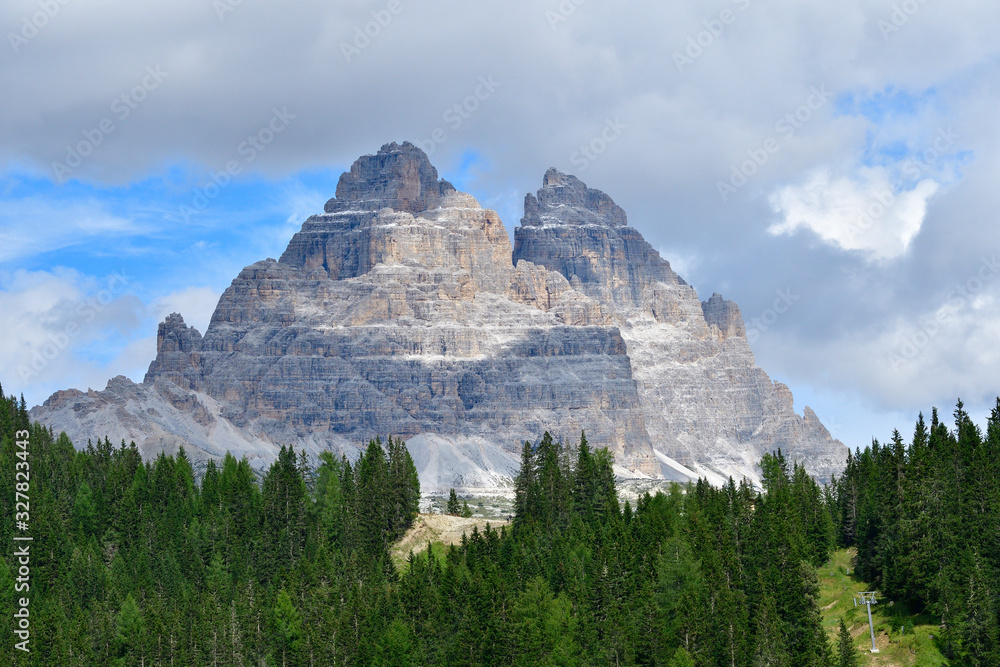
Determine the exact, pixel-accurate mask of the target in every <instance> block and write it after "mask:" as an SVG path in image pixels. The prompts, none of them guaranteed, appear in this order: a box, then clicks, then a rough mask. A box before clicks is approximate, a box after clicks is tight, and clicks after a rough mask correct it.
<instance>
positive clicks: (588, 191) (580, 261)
mask: <svg viewBox="0 0 1000 667" xmlns="http://www.w3.org/2000/svg"><path fill="white" fill-rule="evenodd" d="M522 259H523V260H527V261H529V262H532V263H534V264H538V265H540V266H544V267H546V268H547V269H550V270H552V271H557V272H559V273H561V274H562V275H563V276H565V277H566V279H567V280H572V279H573V276H576V277H577V279H579V280H580V282H581V283H583V285H584V287H585V288H587V289H588V293H590V294H592V295H593V296H595V297H597V298H600V299H607V300H611V301H614V300H621V299H624V300H625V301H626V302H627V303H630V304H633V305H635V306H641V305H642V302H643V300H644V298H645V295H644V292H645V290H646V288H647V287H650V286H652V285H654V284H656V283H665V284H669V285H686V283H685V282H684V281H683V280H682V279H681V278H680V277H679V276H678V275H677V274H676V273H674V271H673V270H672V269H671V268H670V263H669V262H667V261H666V260H665V259H663V258H662V257H660V254H659V253H658V252H657V251H656V250H655V249H654V248H653V247H652V246H651V245H649V244H648V243H647V242H646V240H645V239H643V237H642V234H640V233H639V232H638V231H637V230H636V229H634V228H632V227H629V226H628V218H627V217H626V215H625V211H623V210H622V208H621V207H620V206H618V204H616V203H615V202H614V200H613V199H611V197H609V196H608V195H606V194H605V193H603V192H601V191H600V190H596V189H594V188H589V187H587V184H586V183H584V182H583V181H581V180H580V179H578V178H577V177H576V176H568V175H566V174H563V173H562V172H560V171H559V170H557V169H554V168H553V169H549V170H548V171H547V172H546V173H545V177H544V178H543V180H542V187H541V189H539V190H538V192H537V193H536V194H535V195H531V194H528V195H527V196H526V197H525V198H524V217H523V218H522V219H521V226H520V227H518V228H517V229H515V230H514V255H513V260H514V263H515V264H517V262H518V261H519V260H522Z"/></svg>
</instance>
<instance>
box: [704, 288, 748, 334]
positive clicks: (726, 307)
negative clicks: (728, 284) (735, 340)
mask: <svg viewBox="0 0 1000 667" xmlns="http://www.w3.org/2000/svg"><path fill="white" fill-rule="evenodd" d="M701 309H702V312H704V313H705V322H707V323H708V325H709V326H710V327H715V328H716V329H718V332H719V335H720V336H721V337H722V338H729V337H731V336H740V337H743V338H746V328H745V326H744V324H743V316H742V315H741V314H740V307H739V306H737V305H736V303H735V302H734V301H727V300H726V299H723V298H722V295H721V294H719V293H718V292H715V293H714V294H712V296H711V298H710V299H709V300H708V301H702V302H701Z"/></svg>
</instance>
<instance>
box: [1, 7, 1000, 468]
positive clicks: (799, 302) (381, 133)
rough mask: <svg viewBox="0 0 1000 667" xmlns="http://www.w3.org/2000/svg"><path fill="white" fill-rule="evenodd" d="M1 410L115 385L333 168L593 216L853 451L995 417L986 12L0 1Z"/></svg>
mask: <svg viewBox="0 0 1000 667" xmlns="http://www.w3.org/2000/svg"><path fill="white" fill-rule="evenodd" d="M0 30H2V32H3V35H4V42H5V44H3V45H0V90H3V91H4V101H3V103H2V104H0V313H2V314H3V315H2V319H0V381H2V382H3V389H4V391H5V392H6V393H10V392H15V391H16V392H18V393H20V392H23V393H24V395H25V397H26V399H27V400H28V403H29V404H31V405H35V404H38V403H41V402H42V401H44V400H45V399H46V397H48V396H49V395H50V394H51V393H52V392H53V391H56V390H59V389H65V388H69V387H75V388H80V389H87V388H94V389H102V388H103V387H104V386H105V384H106V383H107V380H108V379H109V378H111V377H113V376H115V375H118V374H123V375H127V376H128V377H130V378H132V379H133V380H136V381H139V380H141V379H142V376H143V374H144V373H145V370H146V368H147V367H148V365H149V362H150V361H151V360H152V359H153V357H154V355H155V347H156V325H157V323H158V322H159V321H161V320H162V319H163V318H164V317H165V316H166V315H167V314H169V313H170V312H174V311H177V312H180V313H181V314H182V315H183V316H184V318H185V320H186V321H187V322H188V323H189V324H193V325H194V326H195V327H197V328H198V329H199V330H200V331H204V329H205V328H206V326H207V324H208V321H209V318H210V317H211V313H212V310H213V309H214V307H215V304H216V301H217V299H218V297H219V295H220V294H221V293H222V291H223V290H224V289H225V288H226V287H227V286H228V284H229V283H230V281H231V280H232V279H233V278H235V277H236V275H237V274H238V273H239V271H240V269H241V268H242V267H243V266H246V265H248V264H251V263H253V262H255V261H257V260H260V259H263V258H265V257H275V258H277V257H279V256H280V254H281V252H282V251H283V250H284V247H285V245H286V244H287V242H288V240H289V239H290V238H291V236H292V234H293V233H295V231H297V230H298V228H299V227H300V225H301V223H302V222H303V221H304V220H305V218H306V217H307V216H308V215H310V214H312V213H318V212H321V211H322V207H323V203H324V202H325V201H326V200H327V199H329V198H330V197H332V196H333V193H334V191H335V189H336V183H337V179H338V178H339V175H340V173H341V172H343V171H344V170H346V169H348V168H349V167H350V164H351V163H352V162H353V161H354V160H355V159H356V158H357V157H358V156H360V155H364V154H370V153H374V152H376V151H377V150H378V148H379V147H380V146H381V145H383V144H385V143H388V142H390V141H398V142H401V141H404V140H408V141H412V142H414V143H416V144H417V145H419V146H421V147H422V148H423V149H424V150H425V151H426V152H427V153H428V154H429V155H430V159H431V161H432V162H433V163H434V164H435V166H436V167H437V169H438V171H439V173H440V175H441V176H442V177H443V178H446V179H448V180H449V181H451V182H452V183H454V184H455V185H456V187H458V188H459V189H460V190H464V191H466V192H469V193H471V194H472V195H474V196H475V197H476V198H477V199H478V200H479V202H480V203H481V204H482V205H483V206H486V207H489V208H493V209H495V210H496V211H497V212H498V213H499V214H500V216H501V218H502V219H503V221H504V223H505V224H506V226H507V228H508V230H509V231H510V232H511V233H513V230H514V228H515V227H516V226H517V224H518V222H519V220H520V217H521V215H522V214H523V208H522V206H523V200H524V195H525V194H526V193H528V192H534V191H535V190H537V189H538V188H539V187H540V186H541V180H542V176H543V174H544V173H545V171H546V169H547V168H549V167H553V166H554V167H556V168H558V169H560V170H561V171H564V172H566V173H571V174H575V175H576V176H578V177H579V178H580V179H581V180H583V181H584V182H586V183H587V184H588V185H589V186H591V187H594V188H598V189H600V190H603V191H605V192H606V193H608V194H609V195H611V196H612V197H613V198H614V199H615V201H616V202H617V203H618V204H619V205H621V206H622V207H623V208H624V209H625V211H626V212H627V214H628V217H629V223H630V224H631V225H632V226H633V227H635V228H636V229H638V230H639V231H640V232H641V233H642V234H643V235H644V237H645V238H646V240H647V241H649V242H650V243H651V244H652V245H653V246H654V247H656V248H657V249H658V250H659V251H660V252H661V254H662V255H663V256H664V257H666V258H667V259H668V260H670V262H671V264H672V265H673V266H674V268H675V269H676V270H677V271H678V273H680V275H681V276H682V277H683V278H684V279H685V280H687V281H688V282H689V283H690V284H691V285H692V286H694V288H695V289H696V290H697V291H698V294H699V295H700V297H701V298H702V299H707V298H708V297H709V296H711V294H712V293H713V292H720V293H722V294H723V295H724V296H725V297H726V298H728V299H732V300H734V301H736V302H737V303H738V304H739V306H740V308H741V311H742V313H743V317H744V320H745V321H746V324H747V330H748V336H749V339H750V342H751V348H752V349H753V352H754V354H755V357H756V360H757V362H758V364H759V365H760V366H761V367H762V368H764V369H765V370H766V371H767V372H768V373H769V374H770V375H771V376H772V378H774V379H776V380H780V381H782V382H785V383H786V384H788V385H789V386H790V387H791V389H792V391H793V393H794V395H795V406H796V409H797V410H799V411H800V412H801V410H802V408H803V407H804V406H805V405H809V406H811V407H812V408H813V409H814V410H815V411H816V413H817V415H818V416H819V417H820V419H821V420H822V421H823V422H824V423H825V424H826V425H827V426H828V428H830V430H831V431H832V432H833V434H834V435H835V436H836V437H838V438H840V439H841V440H842V441H844V442H845V443H846V444H847V445H849V446H850V447H852V448H854V447H858V446H860V447H864V446H865V445H867V444H868V443H869V442H870V441H871V439H872V438H873V437H875V438H878V439H880V440H886V439H888V438H889V436H890V434H891V433H892V429H893V428H897V427H898V428H899V429H900V430H901V431H902V432H903V434H904V436H906V437H908V436H909V435H910V434H911V433H912V428H913V423H914V421H915V419H916V415H917V413H918V412H919V411H923V412H924V413H925V414H928V413H929V411H930V409H931V407H932V406H936V407H938V408H939V409H940V410H941V412H942V414H943V416H947V417H948V418H949V419H950V414H951V412H952V410H953V409H954V405H955V403H956V400H957V399H959V398H961V399H962V400H964V401H965V403H966V406H967V408H968V409H969V410H970V412H971V413H972V415H973V417H974V418H976V419H977V420H979V421H980V422H981V421H982V420H983V419H985V417H986V416H987V415H988V414H989V410H990V408H991V407H992V406H994V405H995V403H996V397H997V395H998V394H1000V381H998V380H997V378H1000V308H998V298H1000V265H998V263H997V261H998V258H1000V225H998V224H997V221H996V215H997V214H996V211H998V210H1000V188H998V187H997V183H998V182H1000V150H998V149H1000V146H998V144H1000V122H998V120H1000V118H998V112H997V110H998V109H1000V85H998V84H1000V69H998V67H997V60H998V55H1000V41H998V40H997V39H996V35H997V34H998V32H1000V5H998V4H997V3H993V2H985V1H973V0H952V1H951V2H948V3H944V2H938V1H935V0H893V1H889V0H841V1H840V2H836V3H833V2H829V3H805V2H801V1H800V0H772V1H771V2H763V1H762V0H713V1H702V0H697V1H696V0H687V1H684V0H681V1H679V2H669V3H664V2H644V1H636V2H629V3H621V2H614V3H613V2H600V1H598V0H561V1H558V0H541V1H539V0H531V1H528V0H506V1H505V2H503V3H502V4H501V3H499V2H490V1H487V2H475V3H471V2H458V1H457V0H454V1H453V0H441V1H432V2H422V3H418V2H413V1H412V0H385V1H383V0H376V1H373V2H370V1H355V0H341V1H339V2H336V3H329V2H317V1H313V0H302V1H300V2H296V3H294V4H291V5H289V4H281V3H273V2H272V3H269V2H264V1H262V0H172V1H171V2H165V1H163V0H151V1H149V2H142V3H136V2H125V1H123V0H105V1H103V2H99V3H84V2H78V1H76V0H8V1H7V2H4V3H3V4H2V5H0Z"/></svg>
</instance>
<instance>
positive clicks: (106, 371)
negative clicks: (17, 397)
mask: <svg viewBox="0 0 1000 667" xmlns="http://www.w3.org/2000/svg"><path fill="white" fill-rule="evenodd" d="M130 285H131V280H130V278H129V277H128V276H124V275H121V274H113V275H110V276H107V277H104V278H95V277H92V276H85V275H82V274H80V273H78V272H76V271H73V270H69V269H63V268H57V269H53V270H52V271H23V270H19V271H15V272H13V273H8V274H4V275H2V276H0V312H3V313H5V314H6V315H5V317H4V318H2V319H0V340H3V341H4V345H2V346H0V378H2V379H3V380H4V381H6V382H7V387H8V390H9V389H10V388H12V387H14V386H16V387H17V390H18V391H19V392H23V393H24V395H25V397H26V398H28V399H29V402H30V403H32V404H34V403H38V402H41V401H42V400H44V399H45V398H46V397H47V396H48V395H49V394H50V393H51V392H52V391H55V390H56V389H65V388H66V387H68V386H75V387H80V388H88V387H95V388H103V386H104V384H105V382H106V381H107V379H108V378H109V377H112V376H114V375H118V374H126V375H129V376H130V377H133V378H134V376H135V375H137V374H141V370H142V369H141V368H139V367H138V366H137V365H136V363H135V360H134V359H133V358H132V356H134V355H131V353H130V345H131V342H130V339H131V338H132V337H133V335H134V334H135V333H136V332H137V331H139V330H140V328H141V326H142V324H143V320H144V311H145V306H144V305H143V304H142V302H141V301H140V300H139V299H138V298H136V297H135V296H134V295H131V294H129V293H128V289H129V286H130ZM122 341H125V344H124V345H123V344H122ZM146 363H147V364H148V360H147V361H146Z"/></svg>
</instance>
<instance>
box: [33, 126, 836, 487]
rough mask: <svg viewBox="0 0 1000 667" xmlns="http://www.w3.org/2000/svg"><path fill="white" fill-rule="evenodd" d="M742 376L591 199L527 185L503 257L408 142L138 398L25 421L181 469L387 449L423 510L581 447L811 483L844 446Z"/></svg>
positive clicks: (67, 401)
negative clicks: (527, 451) (540, 443)
mask: <svg viewBox="0 0 1000 667" xmlns="http://www.w3.org/2000/svg"><path fill="white" fill-rule="evenodd" d="M783 387H784V386H783V385H776V384H774V383H772V382H771V380H770V379H769V378H768V377H767V375H766V374H765V373H764V371H762V370H761V369H759V368H757V366H756V365H755V363H754V360H753V355H752V353H751V352H750V349H749V346H748V345H747V341H746V335H745V330H744V327H743V322H742V318H741V317H740V314H739V309H738V308H737V307H736V305H735V304H734V303H732V302H730V301H726V300H724V299H723V298H722V297H721V296H720V295H717V294H716V295H713V296H712V297H711V298H710V299H709V300H708V301H706V302H704V303H701V302H700V301H699V300H698V297H697V294H696V293H695V291H694V290H693V289H692V288H691V287H690V286H689V285H687V283H685V282H684V281H683V280H682V279H681V278H680V277H679V276H677V274H676V273H674V271H673V270H672V269H671V268H670V265H669V263H668V262H666V261H665V260H664V259H662V258H661V257H660V256H659V254H658V253H657V252H656V251H655V249H653V248H652V247H651V246H650V245H649V244H648V243H646V241H645V240H644V239H643V238H642V235H641V234H639V232H638V231H636V230H635V229H634V228H632V227H629V226H628V220H627V218H626V215H625V212H624V211H623V210H622V209H621V208H620V207H619V206H618V205H616V204H615V203H614V201H613V200H612V199H611V198H610V197H609V196H607V195H606V194H604V193H603V192H600V191H599V190H594V189H592V188H588V187H587V186H586V185H585V184H584V183H582V182H581V181H579V179H577V178H575V177H573V176H568V175H565V174H562V173H560V172H558V171H556V170H554V169H552V170H549V171H548V172H547V173H546V174H545V177H544V179H543V186H542V188H541V189H540V190H539V191H538V192H537V194H536V195H528V196H527V198H526V200H525V216H524V219H523V220H522V221H521V226H520V227H518V228H517V230H516V233H515V246H514V248H512V247H511V244H510V239H509V237H508V235H507V231H506V229H505V228H504V226H503V223H502V222H501V221H500V218H499V217H498V216H497V214H496V213H495V212H494V211H491V210H488V209H483V208H482V207H481V206H480V205H479V204H478V202H476V200H475V199H474V198H473V197H471V196H470V195H467V194H465V193H461V192H458V191H457V190H455V188H454V187H453V186H452V185H451V184H449V183H448V182H447V181H444V180H440V179H439V178H438V174H437V171H436V170H435V169H434V167H433V166H432V165H431V164H430V161H429V160H428V159H427V156H426V155H425V154H424V153H423V152H422V151H420V150H419V149H418V148H416V147H414V146H413V145H412V144H409V143H403V144H402V145H399V144H394V143H393V144H387V145H386V146H383V147H382V149H381V150H380V151H379V152H378V153H377V154H376V155H368V156H364V157H362V158H360V159H358V161H357V162H355V164H354V165H353V166H352V167H351V170H350V172H348V173H345V174H344V175H343V176H341V179H340V182H339V184H338V186H337V193H336V197H335V198H334V199H331V200H330V201H329V202H327V204H326V206H325V207H324V213H322V214H320V215H314V216H312V217H310V218H309V219H308V220H306V221H305V223H304V224H303V226H302V229H301V230H300V231H299V232H298V233H296V234H295V235H294V236H293V238H292V239H291V241H290V242H289V244H288V247H287V249H286V250H285V252H284V254H283V255H282V256H281V258H280V259H279V260H277V261H275V260H273V259H267V260H264V261H261V262H257V263H255V264H252V265H250V266H248V267H246V268H245V269H243V271H241V272H240V274H239V276H237V277H236V279H235V280H233V282H232V284H231V285H230V286H229V288H228V289H226V291H225V292H224V293H223V295H222V297H221V298H220V300H219V304H218V306H217V308H216V310H215V312H214V314H213V316H212V320H211V323H210V325H209V327H208V329H207V331H205V333H204V335H202V334H200V333H199V332H198V331H196V330H195V329H193V328H191V327H188V326H187V325H186V324H185V323H184V321H183V318H182V317H181V316H180V315H178V314H172V315H170V316H169V317H168V318H167V319H166V320H165V321H164V322H163V323H161V324H160V326H159V330H158V334H157V355H156V359H154V360H153V362H152V363H151V364H150V366H149V371H148V372H147V374H146V377H145V379H144V380H143V382H142V383H141V384H135V383H132V382H131V381H129V380H127V379H125V378H116V379H114V380H112V381H111V382H109V384H108V387H107V388H106V389H105V390H104V391H100V392H97V391H89V392H87V393H83V392H78V391H67V392H58V393H56V394H54V395H53V396H52V397H51V398H49V399H48V400H47V401H46V402H45V404H44V405H42V406H39V407H36V408H35V409H34V410H33V411H32V416H33V417H34V418H35V419H38V420H40V421H42V422H43V423H47V424H49V425H51V426H52V427H53V428H55V429H57V430H65V431H67V432H68V433H69V435H70V436H71V437H72V438H73V439H74V441H77V442H86V440H87V438H90V437H104V436H105V435H108V436H109V437H111V438H112V440H114V441H116V442H117V441H118V440H119V439H125V440H126V441H128V440H135V441H136V443H137V444H138V445H139V447H140V448H141V450H142V451H143V452H144V453H145V454H147V455H154V454H155V453H156V452H158V451H161V450H167V451H174V450H176V448H177V447H179V446H181V445H183V446H184V447H185V448H187V450H188V451H189V452H192V453H193V458H195V459H196V460H197V459H204V458H208V457H220V456H222V455H223V454H224V453H225V451H227V450H228V451H232V452H233V453H234V454H236V455H237V456H239V455H247V456H248V457H250V458H251V460H252V461H253V462H254V464H255V465H256V466H257V467H259V468H263V467H265V466H266V465H267V464H268V463H269V462H270V460H271V459H272V458H273V457H274V456H275V454H276V451H277V449H278V446H279V445H281V444H292V445H294V446H295V447H296V448H300V449H301V448H304V449H306V450H307V451H308V452H310V453H312V454H314V455H315V454H318V453H319V452H320V451H323V450H326V449H333V450H334V451H337V452H343V453H346V454H348V455H349V456H353V455H354V454H355V453H356V451H357V448H358V447H359V446H361V445H363V444H364V443H365V442H366V441H367V440H368V439H369V438H373V437H375V436H376V435H385V434H387V433H391V434H392V435H394V436H402V437H403V438H404V439H406V440H407V443H408V445H409V447H410V450H411V452H412V453H413V455H414V459H415V461H416V463H417V467H418V471H419V473H420V476H421V485H422V488H423V489H424V491H425V492H434V491H443V490H447V489H448V488H449V487H456V488H463V489H466V490H470V491H473V490H478V491H481V492H489V491H502V490H503V489H509V487H510V484H511V480H512V477H513V475H514V473H515V472H516V467H517V465H518V452H519V449H520V446H521V444H522V443H523V442H524V441H526V440H530V441H536V440H537V439H538V438H539V437H540V435H541V434H542V432H543V431H545V430H548V431H550V432H552V433H553V435H554V436H555V437H557V438H560V439H562V440H563V441H566V442H575V441H576V440H577V439H578V438H579V434H580V431H582V430H585V431H586V432H587V435H588V439H589V440H590V441H591V442H593V443H594V444H596V445H598V446H607V447H608V448H609V449H611V451H612V452H613V453H614V455H615V460H616V466H617V470H618V472H619V474H620V475H623V476H639V477H664V476H665V477H668V478H672V479H689V478H691V477H692V476H694V475H707V476H709V477H710V478H711V479H712V480H713V481H721V480H722V479H723V478H724V477H725V476H727V475H733V476H736V477H741V476H746V477H749V478H751V479H754V480H756V479H757V471H756V469H755V463H756V461H757V460H758V459H759V457H760V455H761V454H763V453H764V452H766V451H770V450H771V449H774V448H777V447H781V448H782V449H783V450H784V451H786V452H787V453H788V454H789V455H790V456H792V458H795V459H798V460H802V461H804V462H805V464H806V466H807V468H808V469H809V470H810V471H811V472H812V473H814V474H815V475H817V476H818V477H820V478H827V477H829V475H830V473H831V472H835V471H838V470H839V469H840V467H842V465H843V460H842V459H843V458H844V457H846V449H845V448H844V447H843V445H841V444H840V443H838V442H836V441H835V440H833V438H831V437H830V434H829V433H828V432H827V431H826V429H825V428H823V426H822V424H820V423H819V420H818V419H816V417H815V415H814V414H813V413H812V411H811V410H809V409H808V408H807V409H806V411H805V416H801V417H800V416H798V415H797V414H795V412H794V410H793V407H792V402H791V395H790V393H788V392H787V388H783Z"/></svg>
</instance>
